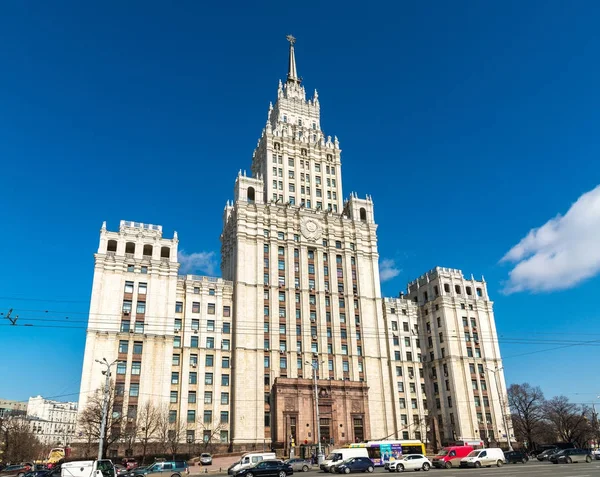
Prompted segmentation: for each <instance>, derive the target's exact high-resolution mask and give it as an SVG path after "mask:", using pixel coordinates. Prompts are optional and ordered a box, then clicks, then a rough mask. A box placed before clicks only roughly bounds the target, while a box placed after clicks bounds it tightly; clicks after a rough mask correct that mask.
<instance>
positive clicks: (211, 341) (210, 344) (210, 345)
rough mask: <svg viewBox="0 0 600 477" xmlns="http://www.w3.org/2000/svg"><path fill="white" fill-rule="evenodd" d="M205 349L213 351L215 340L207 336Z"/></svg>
mask: <svg viewBox="0 0 600 477" xmlns="http://www.w3.org/2000/svg"><path fill="white" fill-rule="evenodd" d="M206 347H207V348H208V349H214V347H215V339H214V338H213V337H212V336H208V337H207V338H206Z"/></svg>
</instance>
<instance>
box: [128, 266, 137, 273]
mask: <svg viewBox="0 0 600 477" xmlns="http://www.w3.org/2000/svg"><path fill="white" fill-rule="evenodd" d="M127 271H128V272H135V266H134V265H127Z"/></svg>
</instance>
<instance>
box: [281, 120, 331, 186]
mask: <svg viewBox="0 0 600 477" xmlns="http://www.w3.org/2000/svg"><path fill="white" fill-rule="evenodd" d="M313 129H315V125H314V123H313ZM275 148H276V149H277V144H276V145H275ZM303 151H306V149H304V150H303ZM327 160H328V161H329V162H331V161H332V160H333V156H332V155H331V154H327ZM273 164H283V156H282V155H280V154H279V155H278V154H273ZM294 164H295V162H294V158H293V157H288V166H289V167H294ZM305 166H306V169H310V161H309V160H308V159H300V169H305ZM315 172H321V164H319V163H318V162H315ZM325 172H326V173H327V174H331V175H335V166H331V167H329V166H328V165H326V166H325Z"/></svg>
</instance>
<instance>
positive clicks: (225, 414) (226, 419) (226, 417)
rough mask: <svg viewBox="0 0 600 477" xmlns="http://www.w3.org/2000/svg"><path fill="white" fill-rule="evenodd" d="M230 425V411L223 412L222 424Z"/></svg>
mask: <svg viewBox="0 0 600 477" xmlns="http://www.w3.org/2000/svg"><path fill="white" fill-rule="evenodd" d="M227 423H229V411H221V424H227Z"/></svg>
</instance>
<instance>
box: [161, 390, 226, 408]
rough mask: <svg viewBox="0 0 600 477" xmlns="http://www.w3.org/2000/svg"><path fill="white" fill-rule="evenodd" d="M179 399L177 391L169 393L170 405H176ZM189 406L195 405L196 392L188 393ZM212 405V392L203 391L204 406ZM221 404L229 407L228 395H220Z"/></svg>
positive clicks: (223, 393) (224, 393)
mask: <svg viewBox="0 0 600 477" xmlns="http://www.w3.org/2000/svg"><path fill="white" fill-rule="evenodd" d="M178 398H179V392H178V391H171V397H170V402H171V404H176V403H177V401H178ZM187 402H188V403H189V404H196V391H188V400H187ZM212 403H213V392H212V391H204V404H212ZM221 404H222V405H229V393H226V392H222V393H221Z"/></svg>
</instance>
